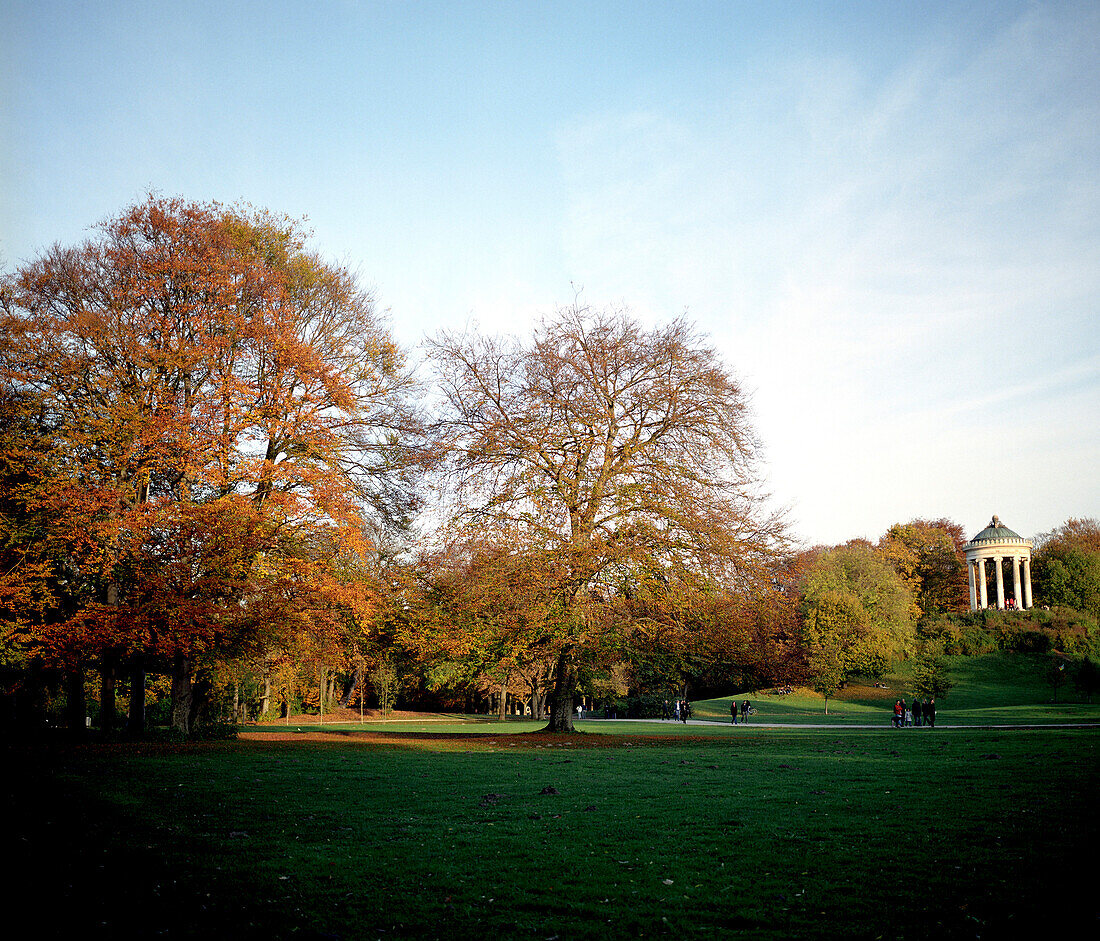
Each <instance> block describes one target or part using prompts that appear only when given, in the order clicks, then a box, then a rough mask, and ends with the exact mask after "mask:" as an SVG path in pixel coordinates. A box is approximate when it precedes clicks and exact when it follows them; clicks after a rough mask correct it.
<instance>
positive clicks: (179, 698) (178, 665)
mask: <svg viewBox="0 0 1100 941" xmlns="http://www.w3.org/2000/svg"><path fill="white" fill-rule="evenodd" d="M190 723H191V661H190V660H189V659H188V658H187V657H185V656H184V655H183V654H179V653H178V654H176V656H175V658H174V659H173V660H172V728H173V729H175V731H177V732H179V733H180V734H181V735H184V736H186V735H189V734H190V732H191V724H190Z"/></svg>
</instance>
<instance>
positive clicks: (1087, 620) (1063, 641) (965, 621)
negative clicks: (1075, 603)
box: [919, 608, 1100, 657]
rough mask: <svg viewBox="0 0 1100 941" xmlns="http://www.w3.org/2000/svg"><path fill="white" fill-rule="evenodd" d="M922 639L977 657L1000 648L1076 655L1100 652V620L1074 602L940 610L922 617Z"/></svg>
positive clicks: (949, 652)
mask: <svg viewBox="0 0 1100 941" xmlns="http://www.w3.org/2000/svg"><path fill="white" fill-rule="evenodd" d="M919 634H920V636H921V637H922V639H925V640H927V641H934V642H938V643H942V644H943V650H944V653H946V654H949V655H952V656H966V657H975V656H979V655H981V654H987V653H993V652H994V651H996V650H1006V651H1013V652H1016V653H1049V652H1050V651H1052V650H1060V651H1062V652H1063V653H1067V654H1070V655H1071V656H1074V657H1083V656H1089V655H1092V656H1095V655H1096V654H1098V653H1100V624H1098V622H1097V620H1096V618H1094V617H1093V616H1092V615H1091V614H1088V613H1085V612H1081V611H1074V610H1073V609H1071V608H1056V609H1054V610H1053V611H1044V610H1041V609H1038V608H1033V609H1031V610H1030V611H1000V610H996V609H989V610H986V611H974V612H970V613H968V614H954V615H940V616H939V617H937V618H934V619H929V620H927V621H924V622H922V623H921V626H920V629H919Z"/></svg>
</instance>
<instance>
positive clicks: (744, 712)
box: [741, 699, 749, 725]
mask: <svg viewBox="0 0 1100 941" xmlns="http://www.w3.org/2000/svg"><path fill="white" fill-rule="evenodd" d="M748 721H749V701H748V700H747V699H745V700H743V701H742V702H741V724H742V725H744V724H745V723H746V722H748Z"/></svg>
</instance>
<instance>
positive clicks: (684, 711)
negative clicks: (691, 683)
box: [680, 699, 690, 725]
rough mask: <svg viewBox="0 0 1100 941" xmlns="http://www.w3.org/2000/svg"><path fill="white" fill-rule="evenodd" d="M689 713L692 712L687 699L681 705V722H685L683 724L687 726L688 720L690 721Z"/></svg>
mask: <svg viewBox="0 0 1100 941" xmlns="http://www.w3.org/2000/svg"><path fill="white" fill-rule="evenodd" d="M689 711H690V710H689V707H688V701H687V700H686V699H685V700H684V701H683V702H682V703H681V704H680V721H681V722H683V723H684V725H687V720H688V712H689Z"/></svg>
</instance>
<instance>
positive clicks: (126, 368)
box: [0, 197, 414, 732]
mask: <svg viewBox="0 0 1100 941" xmlns="http://www.w3.org/2000/svg"><path fill="white" fill-rule="evenodd" d="M3 296H4V316H3V322H2V323H0V336H3V337H4V338H5V339H4V342H3V344H2V346H0V354H2V355H0V388H2V389H4V390H5V391H6V392H10V393H11V394H16V395H18V396H21V397H23V398H24V399H25V400H28V401H34V402H36V403H38V407H39V408H40V409H41V410H42V412H43V413H44V414H45V415H47V416H48V418H49V421H48V433H46V432H44V433H43V434H42V435H41V436H40V438H39V440H38V442H37V443H36V449H37V450H38V451H39V452H40V453H43V454H45V453H51V454H55V455H56V458H55V461H54V467H53V475H52V477H51V479H50V483H49V486H48V487H47V488H44V489H39V491H38V492H37V493H36V494H35V496H36V498H37V499H38V500H39V501H40V504H39V507H40V508H46V509H47V510H48V516H49V517H50V519H51V520H52V523H51V526H52V535H51V538H52V539H54V541H55V543H56V544H57V546H58V547H59V548H58V550H57V554H58V556H59V557H60V558H61V559H62V561H63V563H64V566H65V567H66V569H67V570H69V571H71V572H72V573H73V575H74V577H72V578H69V579H67V583H68V584H69V585H77V586H78V589H79V590H74V591H73V593H72V604H71V606H70V607H71V610H65V611H59V612H56V616H55V617H54V618H53V620H52V621H51V622H50V623H44V624H41V625H38V627H36V629H35V631H34V632H33V638H32V643H33V647H34V649H35V651H36V652H37V654H38V655H40V656H43V657H46V658H48V659H51V660H53V661H54V662H58V663H64V665H65V666H66V668H67V669H68V670H70V671H71V672H73V673H77V672H79V671H80V670H82V669H83V665H84V664H86V663H91V662H96V663H98V665H99V668H100V670H101V673H102V675H103V681H104V689H109V688H111V684H113V673H114V670H115V669H116V668H117V666H118V665H119V664H120V663H122V662H124V661H126V662H128V663H130V664H131V665H132V666H133V668H134V673H133V678H134V685H135V692H136V691H137V690H139V689H141V688H143V686H144V672H143V671H144V669H145V668H146V666H147V665H149V664H154V665H156V666H157V668H158V669H162V670H170V671H171V672H172V673H173V679H174V682H173V691H174V696H175V698H176V699H177V702H176V704H175V708H174V709H173V717H174V722H175V724H176V726H177V728H178V729H179V730H180V731H181V732H186V731H187V730H188V722H187V721H186V720H185V718H184V717H185V716H189V715H190V714H191V712H192V710H191V709H190V708H189V707H188V703H187V700H188V698H189V697H190V693H191V678H192V676H193V674H194V671H195V669H196V667H197V666H198V664H199V662H200V661H203V660H209V659H211V658H215V657H225V656H234V655H237V654H238V653H240V652H241V651H243V650H250V651H253V652H254V651H255V648H257V647H258V646H262V645H263V643H265V642H267V641H264V640H263V638H262V636H261V635H263V634H265V633H266V632H268V631H269V630H270V629H271V628H272V627H273V626H274V625H276V624H277V623H279V622H277V621H275V620H273V619H270V618H268V619H264V618H260V617H258V616H257V614H258V612H261V611H266V612H268V613H270V612H274V611H279V612H281V613H283V614H286V613H288V612H289V611H290V610H291V608H292V607H293V604H294V603H299V604H303V605H304V606H305V610H306V611H307V612H308V617H309V619H311V620H312V622H313V623H314V624H316V623H318V621H319V619H322V620H323V619H324V618H330V617H331V618H336V619H339V617H340V616H342V615H340V614H339V613H334V612H336V611H337V609H339V608H340V607H341V606H342V605H345V604H347V603H348V602H349V601H350V600H352V596H353V595H354V594H355V593H354V592H351V593H349V592H347V591H346V590H345V589H346V587H347V586H346V585H341V584H340V580H339V578H338V577H336V576H335V575H334V574H333V573H332V572H330V571H329V570H328V569H329V566H330V563H331V561H332V560H333V559H334V558H338V557H340V556H341V555H343V554H347V553H351V554H353V555H354V554H360V555H361V554H362V553H363V551H364V549H365V541H364V538H363V533H364V529H365V524H366V521H367V517H368V516H369V515H374V516H376V517H378V518H384V519H387V520H394V519H401V518H403V517H404V516H406V515H407V513H408V510H409V508H410V506H411V502H410V490H409V487H408V484H409V482H410V475H409V473H408V472H409V470H410V468H411V467H412V462H411V461H409V460H407V457H408V450H407V449H406V448H405V444H406V443H407V441H408V439H407V438H406V437H405V435H404V433H405V431H407V430H408V429H409V428H410V427H411V426H412V425H413V424H414V419H413V417H412V413H411V411H410V410H409V409H407V408H405V407H404V406H403V393H404V383H405V381H406V380H405V378H404V374H403V370H402V367H401V362H400V357H399V355H398V353H397V350H396V348H395V347H394V345H393V343H392V341H391V340H390V339H389V337H388V334H387V333H386V331H385V330H384V329H383V327H382V326H381V325H380V324H379V323H378V320H377V317H376V314H375V311H374V303H373V298H372V297H371V296H370V294H369V293H368V292H365V291H363V290H362V289H360V288H359V287H358V285H357V283H356V280H355V278H354V277H352V276H351V275H350V274H349V273H348V272H347V271H346V270H344V269H341V268H336V267H333V266H331V265H328V264H326V263H325V262H323V261H322V260H321V259H320V258H319V257H318V256H316V255H314V254H312V253H310V252H308V251H307V250H306V249H305V248H304V237H303V235H302V233H301V231H300V229H299V227H298V226H297V225H296V224H295V223H293V222H291V221H290V220H287V219H284V218H281V217H277V216H273V215H271V214H269V213H263V212H260V213H255V212H251V211H247V212H246V211H242V210H236V209H225V208H223V207H221V206H218V205H217V204H199V203H189V202H185V201H183V200H180V199H160V198H157V197H150V198H149V199H148V200H147V201H145V202H144V203H140V204H138V205H135V206H133V207H131V208H130V209H128V210H126V211H125V212H123V213H122V214H121V215H119V216H118V217H116V218H114V219H111V220H108V221H107V222H106V223H104V224H103V225H102V226H100V227H99V229H98V232H97V234H96V236H95V237H93V238H91V239H89V240H88V241H87V242H85V243H84V244H83V245H80V246H78V247H75V248H63V247H60V246H57V247H55V248H53V249H51V250H50V251H48V252H47V253H45V254H44V255H43V256H42V257H41V258H39V259H38V260H36V261H34V262H32V263H31V264H29V265H27V266H25V267H24V268H22V269H21V270H19V271H17V272H15V273H14V275H12V276H11V277H10V278H7V279H5V282H4V285H3ZM317 547H324V548H325V550H326V551H325V552H323V553H322V552H315V551H311V550H312V549H314V548H317ZM359 597H360V599H361V598H362V595H361V593H360V596H359ZM269 641H271V642H275V641H274V639H271V638H269ZM140 701H141V697H140V695H135V696H133V697H131V702H132V704H135V703H140ZM139 724H140V723H139Z"/></svg>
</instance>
